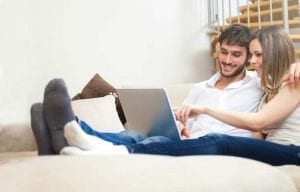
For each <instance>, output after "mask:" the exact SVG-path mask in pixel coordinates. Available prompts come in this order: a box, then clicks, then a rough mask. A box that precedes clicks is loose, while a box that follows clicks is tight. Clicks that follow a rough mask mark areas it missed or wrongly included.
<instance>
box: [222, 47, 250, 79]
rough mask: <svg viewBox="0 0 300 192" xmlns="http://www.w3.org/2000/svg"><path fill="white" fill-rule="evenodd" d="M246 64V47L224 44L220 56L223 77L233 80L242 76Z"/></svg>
mask: <svg viewBox="0 0 300 192" xmlns="http://www.w3.org/2000/svg"><path fill="white" fill-rule="evenodd" d="M246 64H247V49H246V47H241V46H239V45H230V44H226V43H224V42H223V43H222V45H221V52H220V54H219V65H220V72H221V74H222V76H223V77H226V78H232V77H236V76H238V75H240V74H241V73H242V72H243V71H244V69H245V67H246Z"/></svg>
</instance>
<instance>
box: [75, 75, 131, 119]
mask: <svg viewBox="0 0 300 192" xmlns="http://www.w3.org/2000/svg"><path fill="white" fill-rule="evenodd" d="M110 94H112V95H114V96H115V97H116V101H115V103H116V109H117V112H118V116H119V118H120V120H121V122H122V123H123V124H125V123H126V118H125V115H124V112H123V109H122V106H121V103H120V100H119V98H118V97H117V92H116V89H115V88H114V87H113V86H112V85H111V84H109V83H108V82H107V81H105V80H104V79H103V78H102V77H101V76H100V75H99V74H98V73H96V74H95V75H94V77H93V78H92V79H91V80H90V81H89V82H88V84H87V85H86V86H85V87H84V88H83V90H82V91H81V93H78V94H77V95H75V96H74V97H73V98H72V100H78V99H89V98H96V97H104V96H106V95H110Z"/></svg>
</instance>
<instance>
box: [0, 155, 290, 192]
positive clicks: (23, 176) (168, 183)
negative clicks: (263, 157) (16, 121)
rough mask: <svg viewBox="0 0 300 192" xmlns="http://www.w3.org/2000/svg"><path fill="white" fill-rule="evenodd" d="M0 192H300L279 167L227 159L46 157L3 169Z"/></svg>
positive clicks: (145, 156) (0, 175)
mask: <svg viewBox="0 0 300 192" xmlns="http://www.w3.org/2000/svg"><path fill="white" fill-rule="evenodd" d="M0 191H23V192H27V191H28V192H29V191H30V192H35V191H44V192H48V191H65V192H69V191H70V192H77V191H80V192H82V191H131V192H140V191H143V192H148V191H149V192H152V191H156V192H160V191H163V192H169V191H170V192H174V191H177V192H181V191H182V192H187V191H188V192H193V191H197V192H198V191H210V192H214V191H222V192H223V191H230V192H247V191H249V192H252V191H255V192H260V191H262V192H265V191H272V192H275V191H280V192H285V191H286V192H287V191H288V192H293V191H296V188H295V185H294V183H293V182H292V180H291V178H289V177H288V176H287V175H285V174H284V173H283V172H281V171H280V170H278V169H277V168H275V167H272V166H269V165H267V164H264V163H260V162H257V161H253V160H248V159H242V158H237V157H228V156H227V157H225V156H189V157H168V156H157V155H123V156H120V155H119V156H114V155H111V156H43V157H33V158H26V159H24V160H22V161H20V160H17V161H10V163H6V164H2V165H1V166H0Z"/></svg>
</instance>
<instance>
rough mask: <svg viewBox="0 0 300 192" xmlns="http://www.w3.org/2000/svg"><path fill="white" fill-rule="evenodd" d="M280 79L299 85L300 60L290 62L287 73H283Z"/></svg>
mask: <svg viewBox="0 0 300 192" xmlns="http://www.w3.org/2000/svg"><path fill="white" fill-rule="evenodd" d="M282 81H283V82H286V83H291V84H295V85H300V62H297V63H293V64H291V66H290V70H289V73H287V74H285V75H284V76H283V77H282Z"/></svg>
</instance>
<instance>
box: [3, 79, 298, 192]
mask: <svg viewBox="0 0 300 192" xmlns="http://www.w3.org/2000/svg"><path fill="white" fill-rule="evenodd" d="M189 88H190V85H188V86H187V85H174V86H168V87H167V91H168V94H169V97H170V99H171V103H172V104H173V105H177V104H180V103H181V101H182V99H183V98H184V97H185V96H186V94H187V91H188V90H189ZM103 99H104V98H100V100H101V102H102V103H101V102H100V103H101V104H100V105H99V106H98V108H97V104H95V102H98V101H97V100H95V99H94V100H92V99H90V100H84V102H85V104H84V105H85V110H86V112H89V110H98V111H99V110H100V108H101V106H102V109H101V110H104V109H103V105H104V104H105V105H106V106H107V110H110V109H111V107H110V105H113V102H112V100H111V99H107V100H106V101H104V100H103ZM80 102H81V101H80ZM103 102H104V103H103ZM86 105H88V106H90V108H89V107H86ZM82 106H83V105H81V104H80V103H77V104H74V105H73V107H74V110H75V111H76V110H77V111H78V112H79V111H82ZM92 106H93V107H92ZM95 107H96V108H95ZM108 108H110V109H108ZM106 112H107V111H105V110H104V111H102V112H100V113H102V114H103V116H104V117H101V118H100V119H101V120H102V121H104V120H105V119H109V120H110V121H115V119H116V117H117V115H116V111H114V110H112V111H111V112H110V113H109V114H106ZM81 113H82V112H81ZM105 114H106V115H108V116H105ZM80 115H83V116H84V115H85V114H84V113H82V114H80ZM86 118H90V120H91V121H95V119H97V118H94V117H92V116H87V117H86ZM98 120H99V116H98ZM94 123H95V126H98V125H97V122H94ZM114 123H115V125H116V126H114V127H115V129H114V130H111V131H119V130H120V129H122V127H118V124H119V122H114ZM99 126H103V125H99ZM98 129H101V130H105V129H107V127H105V126H104V127H98ZM36 150H37V147H36V143H35V139H34V136H33V133H32V131H31V128H30V122H26V123H24V124H15V125H0V152H1V153H0V191H25V192H26V191H30V192H32V191H46V192H47V191H49V192H50V191H72V192H73V191H80V192H81V191H164V192H165V191H172V192H174V191H184V192H186V191H189V192H192V191H280V192H283V191H300V167H299V166H295V165H285V166H277V167H275V166H270V165H267V164H264V163H261V162H257V161H254V160H249V159H243V158H238V157H229V156H209V155H207V156H189V157H169V156H159V155H106V156H59V155H52V156H50V155H49V156H37V152H36Z"/></svg>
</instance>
